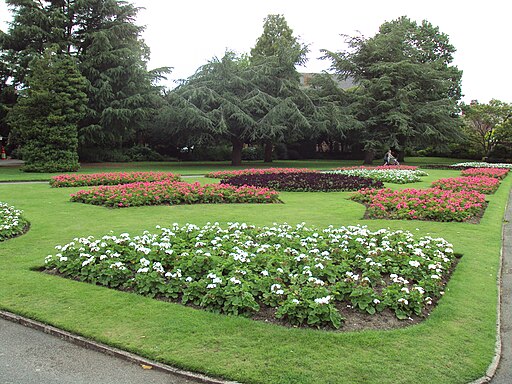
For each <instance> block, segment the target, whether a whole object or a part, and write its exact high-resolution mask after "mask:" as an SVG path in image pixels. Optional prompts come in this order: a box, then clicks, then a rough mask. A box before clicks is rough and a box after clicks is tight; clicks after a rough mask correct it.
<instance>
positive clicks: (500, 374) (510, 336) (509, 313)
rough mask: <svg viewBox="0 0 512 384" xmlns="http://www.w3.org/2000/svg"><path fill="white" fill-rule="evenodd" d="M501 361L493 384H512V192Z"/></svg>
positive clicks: (503, 281)
mask: <svg viewBox="0 0 512 384" xmlns="http://www.w3.org/2000/svg"><path fill="white" fill-rule="evenodd" d="M500 300H501V314H500V323H501V324H500V325H501V359H500V362H499V365H498V369H497V370H496V374H495V375H494V377H493V379H492V380H491V383H492V384H511V383H512V190H511V191H510V195H509V197H508V206H507V210H506V212H505V217H504V223H503V264H502V266H501V298H500Z"/></svg>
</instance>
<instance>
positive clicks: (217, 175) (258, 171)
mask: <svg viewBox="0 0 512 384" xmlns="http://www.w3.org/2000/svg"><path fill="white" fill-rule="evenodd" d="M305 172H311V173H315V172H318V171H316V170H314V169H308V168H251V169H240V170H236V171H215V172H209V173H207V174H206V175H204V176H205V177H209V178H212V179H228V178H231V177H235V176H242V175H266V174H275V173H305Z"/></svg>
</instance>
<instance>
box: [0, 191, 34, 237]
mask: <svg viewBox="0 0 512 384" xmlns="http://www.w3.org/2000/svg"><path fill="white" fill-rule="evenodd" d="M22 214H23V211H21V210H19V209H16V208H15V207H13V206H11V205H9V204H7V203H4V202H1V201H0V241H4V240H7V239H10V238H12V237H16V236H19V235H21V234H23V233H24V232H25V231H26V230H27V229H28V227H29V223H28V221H27V220H26V219H25V218H24V217H23V216H22Z"/></svg>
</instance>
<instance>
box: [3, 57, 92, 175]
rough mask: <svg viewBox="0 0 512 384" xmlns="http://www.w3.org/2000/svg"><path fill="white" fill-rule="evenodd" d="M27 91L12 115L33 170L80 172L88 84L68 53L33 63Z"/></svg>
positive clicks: (24, 167)
mask: <svg viewBox="0 0 512 384" xmlns="http://www.w3.org/2000/svg"><path fill="white" fill-rule="evenodd" d="M30 67H31V72H30V74H29V75H28V76H27V77H26V78H25V82H26V85H28V88H27V89H26V90H25V91H23V92H22V93H21V95H20V96H19V98H18V102H17V104H16V105H15V106H14V108H13V110H12V111H11V113H10V114H9V122H10V124H11V126H12V127H13V128H14V129H15V131H16V133H17V135H18V138H19V142H20V144H21V146H22V147H21V151H22V156H23V160H24V161H25V163H24V166H23V168H22V170H24V171H28V172H66V171H76V170H77V169H78V168H79V164H78V153H77V150H78V131H77V124H78V123H79V121H80V119H81V118H82V117H83V116H84V114H85V104H86V102H87V96H86V94H85V90H86V80H85V78H84V77H83V76H82V75H81V74H80V72H79V71H78V69H77V67H76V63H75V61H74V60H73V59H72V58H71V57H70V56H69V55H67V54H61V53H56V52H55V51H53V50H47V51H45V53H44V55H43V56H41V57H36V58H34V60H32V61H31V62H30Z"/></svg>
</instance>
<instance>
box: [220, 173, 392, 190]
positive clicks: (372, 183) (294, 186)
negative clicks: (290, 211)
mask: <svg viewBox="0 0 512 384" xmlns="http://www.w3.org/2000/svg"><path fill="white" fill-rule="evenodd" d="M221 183H222V184H229V185H236V186H242V185H252V186H255V187H261V188H271V189H275V190H278V191H290V192H330V191H331V192H337V191H357V190H360V189H362V188H382V187H383V186H384V184H383V183H382V181H378V180H374V179H370V178H368V177H358V176H348V175H338V174H326V173H277V174H262V175H241V176H236V177H231V178H229V179H224V180H222V181H221Z"/></svg>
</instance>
